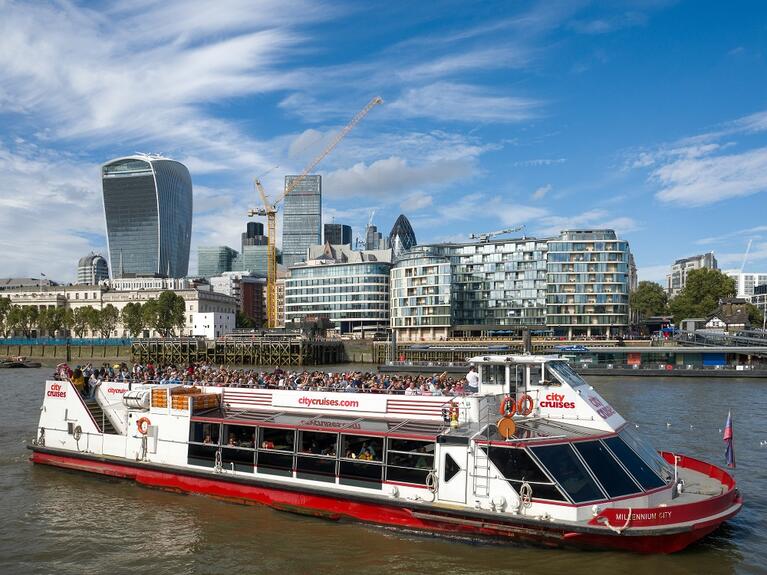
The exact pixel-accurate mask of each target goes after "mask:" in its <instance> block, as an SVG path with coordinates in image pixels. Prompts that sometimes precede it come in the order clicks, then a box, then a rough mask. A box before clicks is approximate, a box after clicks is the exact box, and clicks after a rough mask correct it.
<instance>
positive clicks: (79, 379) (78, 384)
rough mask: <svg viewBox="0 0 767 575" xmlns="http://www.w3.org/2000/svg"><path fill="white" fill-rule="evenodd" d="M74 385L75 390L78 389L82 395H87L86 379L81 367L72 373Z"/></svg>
mask: <svg viewBox="0 0 767 575" xmlns="http://www.w3.org/2000/svg"><path fill="white" fill-rule="evenodd" d="M72 384H73V385H74V386H75V389H77V391H78V392H79V393H80V395H85V378H84V377H83V372H82V370H81V369H80V366H79V365H78V366H77V367H76V368H75V371H74V372H73V373H72Z"/></svg>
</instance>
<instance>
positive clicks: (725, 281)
mask: <svg viewBox="0 0 767 575" xmlns="http://www.w3.org/2000/svg"><path fill="white" fill-rule="evenodd" d="M734 295H735V280H734V279H733V278H731V277H729V276H727V275H725V274H723V273H722V272H720V271H719V270H712V269H708V268H701V269H697V270H691V271H690V272H689V273H688V274H687V281H686V282H685V286H684V289H682V291H681V292H680V293H679V295H678V296H676V297H675V298H674V299H672V300H671V303H670V304H669V309H670V310H671V313H672V315H673V316H674V323H676V324H679V322H680V321H682V320H683V319H685V318H691V317H708V316H709V315H711V314H712V313H714V311H715V310H716V308H717V307H719V300H720V299H722V298H726V297H733V296H734Z"/></svg>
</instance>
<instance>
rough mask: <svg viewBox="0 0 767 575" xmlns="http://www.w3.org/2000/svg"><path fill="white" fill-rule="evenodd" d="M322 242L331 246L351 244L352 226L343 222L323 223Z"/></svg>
mask: <svg viewBox="0 0 767 575" xmlns="http://www.w3.org/2000/svg"><path fill="white" fill-rule="evenodd" d="M324 230H325V233H324V236H325V237H324V239H323V240H322V241H323V243H326V244H330V245H333V246H338V245H342V244H343V245H351V243H352V228H351V226H347V225H344V224H325V226H324Z"/></svg>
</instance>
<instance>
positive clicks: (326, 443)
mask: <svg viewBox="0 0 767 575" xmlns="http://www.w3.org/2000/svg"><path fill="white" fill-rule="evenodd" d="M337 448H338V434H336V433H323V432H320V431H302V432H301V444H300V448H299V450H298V451H299V452H301V453H313V454H314V455H327V456H330V457H335V456H336V449H337Z"/></svg>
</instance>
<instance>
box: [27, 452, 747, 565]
mask: <svg viewBox="0 0 767 575" xmlns="http://www.w3.org/2000/svg"><path fill="white" fill-rule="evenodd" d="M31 449H32V451H33V453H32V456H31V458H30V459H31V461H32V462H34V463H39V464H44V465H52V466H56V467H61V468H66V469H73V470H77V471H84V472H89V473H96V474H101V475H108V476H112V477H120V478H124V479H128V480H133V481H136V482H137V483H139V484H141V485H146V486H149V487H154V488H160V489H165V490H170V491H176V492H186V493H195V494H201V495H208V496H212V497H215V498H219V499H224V500H227V501H232V502H237V503H246V504H263V505H268V506H270V507H272V508H274V509H278V510H281V511H287V512H291V513H299V514H302V515H309V516H315V517H321V518H325V519H330V520H350V521H358V522H364V523H368V524H374V525H378V526H385V527H396V528H400V529H408V530H416V531H419V532H423V533H428V534H436V535H441V536H450V537H460V538H469V539H484V540H490V541H501V542H518V543H525V544H534V545H539V546H545V547H579V548H591V549H620V550H627V551H633V552H639V553H672V552H675V551H679V550H681V549H684V548H685V547H687V546H688V545H690V544H691V543H694V542H695V541H697V540H699V539H701V538H702V537H705V536H706V535H708V534H709V533H711V532H712V531H714V530H715V529H717V527H719V526H720V525H721V524H722V523H723V522H724V521H726V520H727V519H729V518H730V517H732V516H733V515H735V514H736V513H737V512H738V511H739V510H740V506H741V503H740V498H739V496H738V497H737V501H735V503H734V505H733V506H732V507H731V508H730V509H729V510H728V511H727V512H726V513H724V514H720V515H719V516H717V517H715V518H711V519H709V520H704V521H701V522H699V523H692V524H686V525H684V526H664V527H663V528H658V529H644V530H642V531H641V532H637V533H630V530H627V531H626V532H624V533H623V534H618V533H615V532H613V531H611V530H609V529H607V528H603V527H594V526H587V525H578V526H574V525H572V524H569V525H562V524H556V523H554V522H550V521H549V522H546V521H540V520H535V519H531V518H526V517H522V516H513V517H510V516H503V518H501V519H499V517H498V515H497V514H490V513H489V512H488V513H483V512H481V511H478V512H475V511H474V510H471V509H463V510H462V509H456V508H453V507H450V508H448V507H440V506H434V505H431V506H429V505H423V504H418V503H416V502H412V501H403V500H392V501H391V502H388V501H380V500H378V499H377V498H366V497H363V496H355V495H354V494H346V493H343V494H341V493H339V494H337V495H335V496H332V495H327V494H322V493H318V492H314V491H312V490H310V489H308V488H307V489H303V486H297V485H291V486H285V487H275V486H273V485H267V484H264V483H259V482H257V481H254V480H243V479H242V478H239V477H234V476H227V475H220V476H215V477H209V476H207V475H209V474H206V473H204V472H199V473H197V472H195V471H194V470H189V471H188V472H187V471H186V470H183V469H179V468H172V469H163V468H162V467H161V466H158V465H148V464H144V463H138V462H136V463H134V462H123V461H113V460H107V459H105V458H101V457H98V456H93V455H89V454H80V453H71V452H61V451H58V450H52V449H49V448H44V447H34V448H31Z"/></svg>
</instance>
